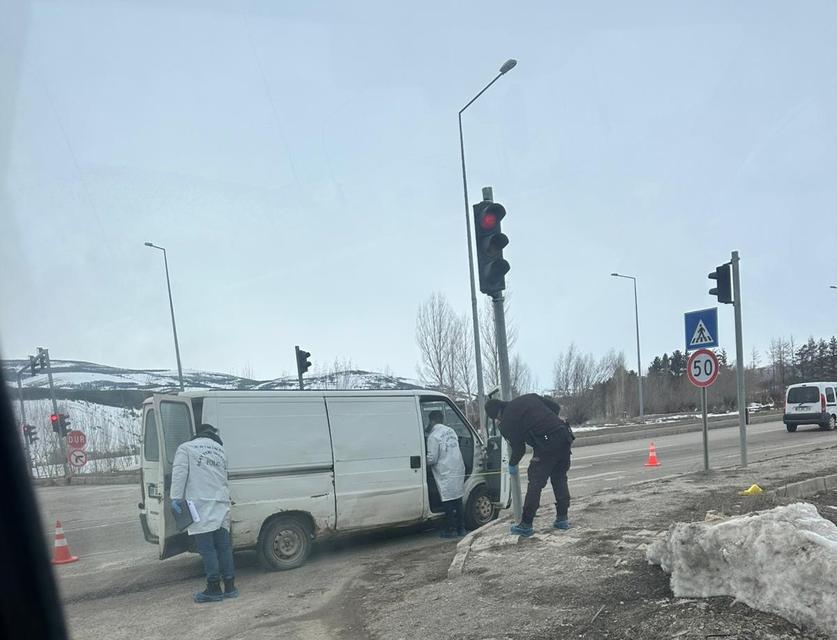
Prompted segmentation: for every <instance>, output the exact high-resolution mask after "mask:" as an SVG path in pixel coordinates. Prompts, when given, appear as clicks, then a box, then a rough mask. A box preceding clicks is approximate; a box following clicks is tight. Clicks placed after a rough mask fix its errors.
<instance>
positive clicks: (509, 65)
mask: <svg viewBox="0 0 837 640" xmlns="http://www.w3.org/2000/svg"><path fill="white" fill-rule="evenodd" d="M516 65H517V60H512V59H510V60H506V61H505V62H504V63H503V66H502V67H500V71H499V72H498V73H497V75H496V76H495V77H494V79H493V80H492V81H491V82H489V83H488V84H487V85H485V87H483V89H482V91H480V92H479V93H478V94H477V95H475V96H474V97H473V98H471V100H470V101H469V102H468V104H466V105H465V106H464V107H462V108H461V109H460V110H459V153H460V156H461V158H462V191H463V193H464V195H465V231H466V233H467V236H468V270H469V272H470V275H471V316H472V319H473V321H474V357H475V358H476V361H477V370H476V373H477V406H478V408H479V415H480V428H481V429H482V430H484V431H485V433H486V434H487V433H488V427H487V425H486V423H485V386H484V384H483V379H482V348H481V346H480V321H479V311H478V309H477V285H476V281H475V279H474V247H473V243H472V241H471V212H470V204H469V203H468V178H467V174H466V172H465V138H464V137H463V135H462V114H463V113H464V112H465V109H467V108H468V107H470V106H471V105H472V104H474V102H476V100H477V98H479V97H480V96H481V95H482V94H483V93H485V92H486V91H487V90H488V88H489V87H490V86H491V85H492V84H494V83H495V82H497V80H499V79H500V76H503V75H505V74H506V73H508V72H509V71H511V70H512V69H514V67H515V66H516Z"/></svg>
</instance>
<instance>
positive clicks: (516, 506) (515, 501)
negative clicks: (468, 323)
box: [491, 293, 523, 522]
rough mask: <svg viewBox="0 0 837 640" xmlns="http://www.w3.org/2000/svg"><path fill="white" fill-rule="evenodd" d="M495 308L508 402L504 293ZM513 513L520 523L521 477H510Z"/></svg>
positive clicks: (504, 394) (503, 396)
mask: <svg viewBox="0 0 837 640" xmlns="http://www.w3.org/2000/svg"><path fill="white" fill-rule="evenodd" d="M491 302H492V305H493V307H494V333H495V335H496V340H497V360H498V364H499V366H500V398H501V399H503V400H505V401H506V402H508V401H509V400H511V399H512V388H511V370H510V367H509V345H508V340H507V339H506V310H505V300H504V298H503V294H502V293H498V294H497V295H494V296H492V297H491ZM509 481H510V483H511V496H512V512H513V513H514V521H515V522H520V519H521V517H522V516H523V500H522V498H521V492H520V476H519V475H510V476H509Z"/></svg>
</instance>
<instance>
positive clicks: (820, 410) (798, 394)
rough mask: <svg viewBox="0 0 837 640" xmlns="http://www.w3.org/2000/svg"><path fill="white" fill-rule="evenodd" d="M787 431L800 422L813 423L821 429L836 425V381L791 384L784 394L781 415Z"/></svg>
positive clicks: (828, 428)
mask: <svg viewBox="0 0 837 640" xmlns="http://www.w3.org/2000/svg"><path fill="white" fill-rule="evenodd" d="M782 421H783V422H784V423H785V427H786V428H787V430H788V432H789V433H794V432H795V431H796V428H797V427H798V426H799V425H802V424H815V425H818V426H819V427H820V429H822V430H823V431H829V430H831V429H834V428H835V427H837V382H803V383H801V384H792V385H790V386H789V387H788V390H787V394H786V395H785V414H784V416H783V417H782Z"/></svg>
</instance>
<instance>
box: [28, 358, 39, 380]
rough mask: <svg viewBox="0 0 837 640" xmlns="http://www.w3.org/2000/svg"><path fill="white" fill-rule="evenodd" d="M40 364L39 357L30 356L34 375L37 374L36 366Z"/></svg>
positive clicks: (31, 369)
mask: <svg viewBox="0 0 837 640" xmlns="http://www.w3.org/2000/svg"><path fill="white" fill-rule="evenodd" d="M37 366H38V358H36V357H35V356H29V369H30V371H31V372H32V375H33V376H34V375H35V367H37Z"/></svg>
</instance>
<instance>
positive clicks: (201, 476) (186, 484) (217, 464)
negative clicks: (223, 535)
mask: <svg viewBox="0 0 837 640" xmlns="http://www.w3.org/2000/svg"><path fill="white" fill-rule="evenodd" d="M171 498H172V500H178V499H186V500H191V501H192V502H194V503H195V509H196V510H197V512H198V516H199V517H200V522H193V523H192V524H190V525H189V526H188V527H187V529H186V530H187V531H188V533H189V535H190V536H193V535H195V534H196V533H208V532H210V531H215V530H216V529H220V528H221V527H223V528H225V529H227V530H229V528H230V488H229V484H228V482H227V454H226V453H224V447H222V446H221V445H220V444H218V443H217V442H215V441H214V440H213V439H211V438H205V437H201V438H195V439H193V440H188V441H186V442H184V443H183V444H181V445H180V446H179V447H177V451H176V452H175V454H174V466H173V468H172V473H171Z"/></svg>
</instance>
